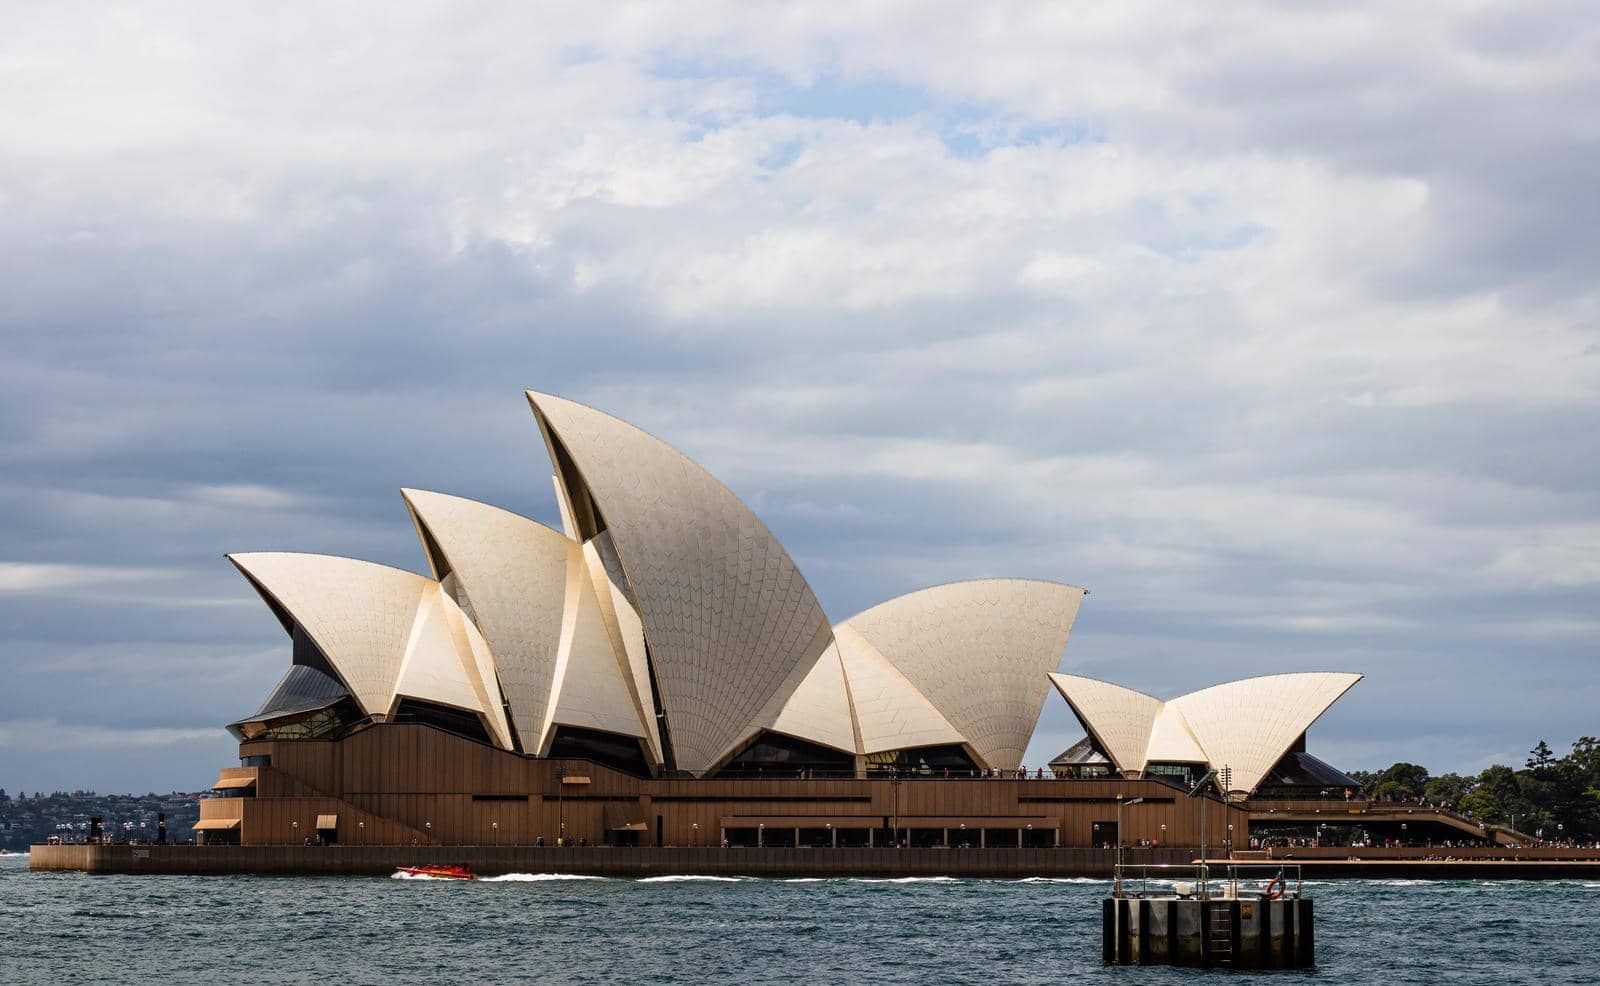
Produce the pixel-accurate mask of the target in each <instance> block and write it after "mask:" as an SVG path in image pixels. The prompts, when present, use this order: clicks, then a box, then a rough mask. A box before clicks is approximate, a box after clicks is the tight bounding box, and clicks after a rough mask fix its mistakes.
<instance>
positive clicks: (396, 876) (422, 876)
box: [389, 870, 449, 880]
mask: <svg viewBox="0 0 1600 986" xmlns="http://www.w3.org/2000/svg"><path fill="white" fill-rule="evenodd" d="M389 879H391V880H448V879H449V877H443V876H429V875H428V874H426V873H402V872H401V871H399V870H395V871H394V872H393V873H390V874H389Z"/></svg>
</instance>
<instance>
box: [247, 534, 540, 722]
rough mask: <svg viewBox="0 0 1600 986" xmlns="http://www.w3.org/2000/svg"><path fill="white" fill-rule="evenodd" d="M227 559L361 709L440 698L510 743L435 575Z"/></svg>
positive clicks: (334, 563) (293, 556) (368, 566)
mask: <svg viewBox="0 0 1600 986" xmlns="http://www.w3.org/2000/svg"><path fill="white" fill-rule="evenodd" d="M228 558H229V560H230V561H232V562H233V563H234V565H235V566H237V567H238V569H239V570H240V572H242V573H243V574H244V575H245V577H246V578H248V579H249V580H250V582H251V584H252V585H254V586H255V587H256V589H257V590H258V591H259V592H261V593H262V594H263V595H264V596H265V597H266V598H267V599H268V601H269V602H271V603H272V604H273V605H274V606H275V607H277V608H279V609H280V610H281V611H282V612H284V613H286V614H287V615H288V617H289V618H290V619H292V620H293V621H294V622H295V623H297V624H299V625H300V626H301V627H302V628H303V629H304V630H305V632H306V633H307V634H308V635H309V636H310V637H311V639H312V641H314V642H315V643H316V645H317V648H318V649H319V650H320V651H321V652H322V654H323V656H324V657H326V658H327V659H328V662H329V663H330V664H331V665H332V666H333V669H334V671H335V672H337V673H338V675H339V677H340V679H341V680H342V682H343V683H344V685H345V687H346V688H348V689H349V690H350V694H351V696H352V697H353V698H354V699H355V701H356V704H357V705H359V706H360V707H361V710H362V711H363V712H364V713H366V714H368V715H374V716H387V715H390V714H392V712H393V710H394V707H395V705H396V704H397V703H398V701H399V699H401V698H403V697H411V698H420V699H426V700H428V701H434V702H440V703H442V704H446V705H451V706H454V707H456V708H461V709H464V710H466V711H469V712H473V713H476V714H478V715H480V716H482V717H483V719H484V723H485V726H486V728H487V729H488V731H489V733H490V735H491V736H492V737H493V738H494V739H495V741H496V742H497V743H499V744H501V745H503V746H510V745H511V744H510V736H509V732H508V730H507V728H506V722H505V718H504V716H503V715H502V714H501V713H500V709H499V703H500V695H499V689H498V686H493V685H492V682H485V681H484V680H483V669H484V667H485V665H484V663H483V661H482V657H483V655H480V654H478V653H475V652H474V650H473V648H472V646H471V643H470V641H469V640H467V639H466V637H465V635H464V633H463V635H462V636H461V637H460V638H459V639H458V635H457V633H456V632H455V630H454V629H453V627H454V626H455V625H456V621H458V620H464V617H463V616H462V615H461V613H460V610H459V607H457V606H456V603H455V601H454V600H452V599H451V598H449V596H448V595H446V594H445V593H443V592H441V591H440V587H439V584H438V583H437V582H435V581H434V580H432V579H428V578H424V577H423V576H420V575H417V574H415V573H413V572H407V571H404V570H402V569H398V568H391V567H389V566H387V565H378V564H374V563H372V562H365V561H357V560H356V559H353V558H339V557H335V556H332V555H312V554H299V553H294V552H249V553H241V554H233V555H229V556H228ZM491 687H492V688H493V690H492V693H491V691H490V688H491ZM408 689H409V690H408Z"/></svg>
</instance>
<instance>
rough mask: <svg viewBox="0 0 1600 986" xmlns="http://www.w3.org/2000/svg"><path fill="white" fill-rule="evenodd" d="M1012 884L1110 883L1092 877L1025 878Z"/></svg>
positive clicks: (1013, 881)
mask: <svg viewBox="0 0 1600 986" xmlns="http://www.w3.org/2000/svg"><path fill="white" fill-rule="evenodd" d="M1011 882H1012V883H1108V882H1110V881H1108V880H1102V879H1100V878H1098V877H1092V876H1025V877H1023V878H1022V879H1020V880H1012V881H1011Z"/></svg>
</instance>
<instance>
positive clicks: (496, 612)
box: [400, 489, 578, 750]
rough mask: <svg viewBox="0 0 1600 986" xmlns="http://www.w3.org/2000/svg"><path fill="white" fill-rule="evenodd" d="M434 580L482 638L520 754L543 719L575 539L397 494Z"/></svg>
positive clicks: (474, 507) (523, 521)
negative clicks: (456, 597) (442, 583)
mask: <svg viewBox="0 0 1600 986" xmlns="http://www.w3.org/2000/svg"><path fill="white" fill-rule="evenodd" d="M400 493H401V496H403V497H404V498H405V501H406V506H407V508H408V509H409V510H410V511H411V517H412V520H413V521H415V522H416V527H417V533H418V536H419V537H420V538H421V539H422V542H423V545H424V546H425V548H426V549H427V553H428V561H429V564H430V565H431V566H432V568H433V573H434V577H436V578H439V579H447V578H449V577H452V576H453V584H454V585H456V586H458V587H459V590H460V592H461V594H462V595H463V596H464V597H465V599H466V602H467V604H468V606H469V607H470V609H471V613H472V621H471V622H472V623H473V624H474V625H475V626H476V627H477V629H478V630H479V631H480V632H482V634H483V637H484V639H485V640H487V641H488V646H489V650H490V652H491V653H492V654H493V655H494V666H495V670H496V671H497V672H498V676H499V680H500V684H501V687H503V688H504V689H505V695H506V699H507V701H508V702H509V703H510V704H511V716H512V719H513V720H514V722H515V725H516V730H517V734H518V736H519V737H520V738H521V740H522V748H523V749H524V750H536V749H538V747H539V743H540V738H541V736H542V735H543V733H544V728H545V725H546V722H547V720H548V718H549V711H550V701H551V691H552V689H553V688H554V687H555V677H556V658H557V655H558V653H559V651H560V648H561V630H562V613H563V606H564V600H565V599H566V595H567V572H568V569H569V568H570V566H571V555H572V553H573V552H574V551H576V550H577V549H578V545H577V542H575V541H573V540H572V539H570V538H568V537H566V536H564V535H562V534H561V533H560V532H559V531H553V530H551V529H550V528H548V527H546V526H544V525H543V524H541V523H539V522H538V521H535V520H530V519H529V518H527V517H523V516H520V515H518V514H514V513H512V512H510V511H509V510H502V509H501V508H499V507H494V506H490V505H489V504H487V503H480V502H478V501H477V500H469V499H467V498H465V497H459V496H451V495H449V494H446V493H433V492H429V491H427V490H412V489H406V490H401V491H400Z"/></svg>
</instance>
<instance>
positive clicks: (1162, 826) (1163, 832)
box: [1161, 822, 1167, 845]
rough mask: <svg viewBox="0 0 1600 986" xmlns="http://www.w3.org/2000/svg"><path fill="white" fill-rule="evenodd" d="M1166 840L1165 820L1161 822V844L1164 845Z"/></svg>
mask: <svg viewBox="0 0 1600 986" xmlns="http://www.w3.org/2000/svg"><path fill="white" fill-rule="evenodd" d="M1166 842H1167V823H1166V822H1162V823H1161V844H1162V845H1166Z"/></svg>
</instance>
